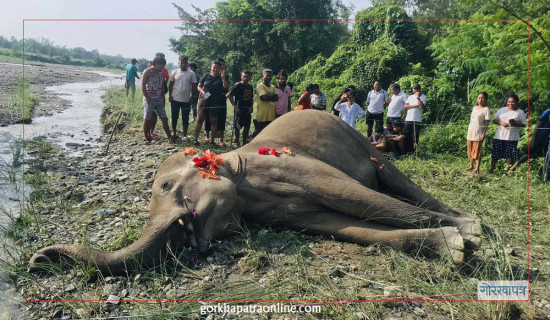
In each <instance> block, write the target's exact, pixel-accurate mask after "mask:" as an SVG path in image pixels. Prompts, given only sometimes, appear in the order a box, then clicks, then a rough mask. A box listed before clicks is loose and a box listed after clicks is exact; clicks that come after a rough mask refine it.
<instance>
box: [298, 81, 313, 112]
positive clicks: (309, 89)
mask: <svg viewBox="0 0 550 320" xmlns="http://www.w3.org/2000/svg"><path fill="white" fill-rule="evenodd" d="M313 88H314V87H313V84H311V83H310V84H308V85H307V86H306V91H304V93H302V95H301V96H300V98H299V99H298V104H299V105H301V106H302V110H306V109H311V94H312V93H313Z"/></svg>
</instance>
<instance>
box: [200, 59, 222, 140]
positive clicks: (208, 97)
mask: <svg viewBox="0 0 550 320" xmlns="http://www.w3.org/2000/svg"><path fill="white" fill-rule="evenodd" d="M228 88H229V83H228V82H227V79H226V77H225V73H224V71H223V69H222V68H221V64H220V62H218V61H214V62H212V64H211V66H210V73H207V74H205V75H204V76H202V78H201V79H200V81H199V85H198V87H197V89H198V90H199V93H200V102H199V106H197V109H198V110H197V112H198V118H197V125H196V126H195V141H194V144H195V145H198V144H199V142H198V140H197V138H198V137H199V133H200V131H201V128H202V123H203V122H204V119H206V117H209V118H210V125H211V131H212V134H211V135H210V144H214V141H215V139H216V137H217V135H218V117H221V116H225V114H222V113H224V112H227V107H226V106H225V93H224V92H225V91H227V89H228Z"/></svg>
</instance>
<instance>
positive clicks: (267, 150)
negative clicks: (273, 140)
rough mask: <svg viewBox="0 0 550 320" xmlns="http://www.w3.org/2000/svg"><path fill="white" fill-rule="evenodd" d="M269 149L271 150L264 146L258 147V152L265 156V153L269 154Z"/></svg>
mask: <svg viewBox="0 0 550 320" xmlns="http://www.w3.org/2000/svg"><path fill="white" fill-rule="evenodd" d="M269 151H271V149H269V148H266V147H263V148H260V149H258V154H261V155H264V156H265V155H268V154H269Z"/></svg>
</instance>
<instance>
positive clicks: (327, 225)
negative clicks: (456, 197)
mask: <svg viewBox="0 0 550 320" xmlns="http://www.w3.org/2000/svg"><path fill="white" fill-rule="evenodd" d="M288 224H290V227H291V228H293V229H297V230H300V231H306V232H308V233H313V234H322V235H328V236H333V237H334V238H335V239H338V240H342V241H348V242H353V243H357V244H361V245H371V244H375V243H379V244H382V245H384V246H388V247H391V248H393V249H396V250H399V251H403V252H406V253H420V254H422V255H424V256H427V257H432V258H436V257H441V256H450V257H451V258H452V259H453V261H454V262H455V263H457V264H459V263H462V262H463V260H464V252H463V250H464V244H463V241H464V240H463V238H462V236H461V235H460V232H459V230H458V228H456V227H441V228H430V229H400V228H395V227H390V226H387V225H382V224H378V223H375V222H370V221H365V220H362V219H358V218H356V217H351V216H347V215H343V214H341V213H337V212H334V211H325V212H315V213H312V214H311V215H307V216H305V217H304V216H299V217H294V218H291V219H290V221H287V225H288Z"/></svg>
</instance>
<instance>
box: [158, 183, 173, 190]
mask: <svg viewBox="0 0 550 320" xmlns="http://www.w3.org/2000/svg"><path fill="white" fill-rule="evenodd" d="M172 185H173V183H172V182H171V181H165V182H164V183H163V184H162V185H161V186H160V187H161V188H162V191H164V192H168V191H170V190H171V189H172Z"/></svg>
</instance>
